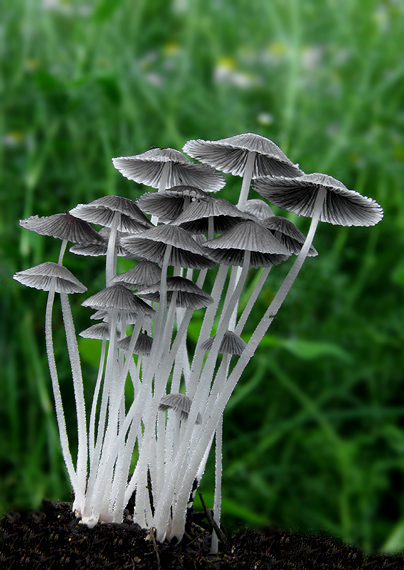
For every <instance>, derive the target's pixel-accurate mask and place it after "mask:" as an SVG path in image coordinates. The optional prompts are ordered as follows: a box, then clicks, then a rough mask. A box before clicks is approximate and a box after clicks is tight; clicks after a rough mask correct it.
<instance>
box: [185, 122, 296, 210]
mask: <svg viewBox="0 0 404 570" xmlns="http://www.w3.org/2000/svg"><path fill="white" fill-rule="evenodd" d="M183 151H184V152H186V153H187V154H189V156H192V158H196V159H197V160H200V161H201V162H203V163H206V164H209V165H211V166H214V167H215V168H217V169H218V170H222V171H223V172H230V173H231V174H233V175H234V176H242V177H243V183H242V186H241V192H240V197H239V200H238V203H237V206H238V208H240V210H244V206H245V203H246V201H247V197H248V191H249V188H250V183H251V178H257V177H258V176H265V175H267V174H270V175H272V176H274V175H275V176H276V175H280V176H298V175H299V174H302V171H301V170H300V169H299V167H298V165H296V164H293V162H292V161H291V160H289V158H288V157H287V156H286V154H285V153H284V152H282V151H281V149H280V148H279V147H278V146H277V145H276V144H275V143H274V142H272V141H271V140H269V139H267V138H265V137H263V136H261V135H256V134H254V133H244V134H241V135H235V136H232V137H228V138H226V139H220V140H217V141H205V140H201V139H198V140H190V141H188V142H186V143H185V145H184V146H183Z"/></svg>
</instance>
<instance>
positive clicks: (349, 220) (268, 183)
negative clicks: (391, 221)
mask: <svg viewBox="0 0 404 570" xmlns="http://www.w3.org/2000/svg"><path fill="white" fill-rule="evenodd" d="M320 188H324V189H325V190H326V195H325V199H324V204H323V207H322V211H321V215H320V220H321V221H322V222H329V223H330V224H336V225H340V226H374V225H375V224H377V223H378V222H380V220H381V219H382V218H383V210H382V208H381V207H380V206H379V204H378V203H377V202H376V201H375V200H372V199H371V198H367V197H366V196H362V195H361V194H359V192H355V191H354V190H348V188H347V187H346V186H345V185H344V184H342V182H340V181H339V180H336V179H335V178H333V177H332V176H329V175H327V174H319V173H317V172H315V173H312V174H304V175H303V176H299V177H297V178H291V179H286V178H271V177H269V176H266V177H264V178H260V179H259V180H256V181H255V183H254V189H255V190H256V191H257V192H258V193H259V194H261V196H263V197H264V198H266V199H267V200H269V201H270V202H272V203H273V204H275V205H276V206H279V207H280V208H284V209H285V210H288V211H289V212H294V213H296V214H298V215H299V216H307V217H311V216H312V215H313V208H314V203H315V201H316V197H317V193H318V190H319V189H320Z"/></svg>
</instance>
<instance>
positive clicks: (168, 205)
mask: <svg viewBox="0 0 404 570" xmlns="http://www.w3.org/2000/svg"><path fill="white" fill-rule="evenodd" d="M204 196H210V194H208V193H207V192H204V191H203V190H199V188H195V187H193V186H174V187H173V188H169V189H168V190H165V191H164V192H146V194H143V195H142V196H140V198H138V200H137V202H136V203H137V204H138V206H139V208H141V209H142V210H143V212H146V214H152V215H153V216H157V217H158V218H159V220H160V221H165V222H171V221H172V220H175V218H177V217H178V216H179V215H180V214H181V213H182V211H183V210H184V207H185V206H187V205H188V204H189V203H190V202H191V201H192V200H195V199H197V198H202V197H204Z"/></svg>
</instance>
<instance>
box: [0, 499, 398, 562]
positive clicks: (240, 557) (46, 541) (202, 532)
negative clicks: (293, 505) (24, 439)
mask: <svg viewBox="0 0 404 570" xmlns="http://www.w3.org/2000/svg"><path fill="white" fill-rule="evenodd" d="M207 514H208V515H209V513H207ZM208 518H210V517H208ZM0 533H1V534H0V565H1V568H2V569H4V570H6V569H13V570H16V569H19V568H25V569H30V570H36V569H47V570H48V569H55V570H56V569H58V570H59V569H70V568H71V569H77V570H79V569H80V570H86V569H94V570H98V569H106V568H108V569H109V568H113V569H119V570H123V569H128V570H129V569H130V570H135V569H136V570H143V569H146V568H147V569H156V570H171V569H172V570H174V569H179V568H181V569H185V570H188V569H189V570H202V569H205V568H206V569H212V570H224V569H232V570H238V569H243V570H250V569H251V570H253V569H254V570H255V569H266V568H268V569H276V570H281V569H282V570H284V569H285V570H292V569H293V570H296V569H302V570H303V569H305V570H311V569H317V568H318V569H322V570H337V569H338V570H339V569H353V570H360V569H365V568H366V569H367V570H379V569H382V568H383V569H390V570H393V569H394V570H395V569H402V570H404V555H399V556H385V555H372V556H365V555H363V554H362V553H361V552H360V551H359V550H358V549H357V548H354V547H352V546H349V545H347V544H344V543H343V542H341V541H340V540H337V539H335V538H331V537H329V536H326V535H318V534H316V535H307V534H306V535H303V534H298V533H293V532H290V531H284V530H280V529H277V528H268V529H267V530H265V531H264V532H252V531H245V532H242V533H240V534H238V535H237V536H235V537H233V538H231V539H226V538H225V537H224V536H222V540H221V541H220V545H219V554H218V555H216V556H213V555H211V554H210V529H209V523H208V519H207V518H206V513H200V514H198V513H193V514H192V516H191V517H190V520H189V521H188V523H187V532H186V535H185V537H184V540H183V541H182V543H181V544H177V545H173V544H169V543H164V544H158V543H156V542H155V539H154V536H153V533H151V532H148V531H146V530H142V529H140V527H139V526H138V525H136V524H133V523H132V522H131V521H130V519H129V518H127V519H126V520H125V522H124V523H122V524H97V525H96V526H95V527H94V528H93V529H89V528H87V527H86V526H84V525H80V524H78V520H77V519H75V517H74V515H73V513H72V511H71V504H70V503H53V502H50V501H44V503H43V510H41V511H35V512H32V511H31V512H26V513H24V512H15V513H8V514H6V515H5V516H4V517H3V519H2V521H1V524H0Z"/></svg>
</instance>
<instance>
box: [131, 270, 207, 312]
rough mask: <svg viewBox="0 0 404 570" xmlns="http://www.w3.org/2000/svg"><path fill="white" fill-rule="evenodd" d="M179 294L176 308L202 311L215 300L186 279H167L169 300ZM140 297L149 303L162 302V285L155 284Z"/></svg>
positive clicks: (141, 292)
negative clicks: (174, 294)
mask: <svg viewBox="0 0 404 570" xmlns="http://www.w3.org/2000/svg"><path fill="white" fill-rule="evenodd" d="M174 292H176V293H177V298H176V306H177V307H184V308H187V309H188V308H191V309H194V310H196V309H202V308H204V307H207V306H208V305H210V304H211V303H213V299H212V297H211V296H210V295H208V293H205V291H203V290H202V289H200V288H199V287H198V286H197V285H196V284H195V283H194V282H193V281H190V280H189V279H185V278H184V277H167V300H168V302H170V301H171V298H172V296H173V293H174ZM138 295H139V297H143V298H144V299H148V300H149V301H157V302H159V301H160V283H155V284H154V285H152V286H151V287H147V289H143V290H142V291H139V292H138Z"/></svg>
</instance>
